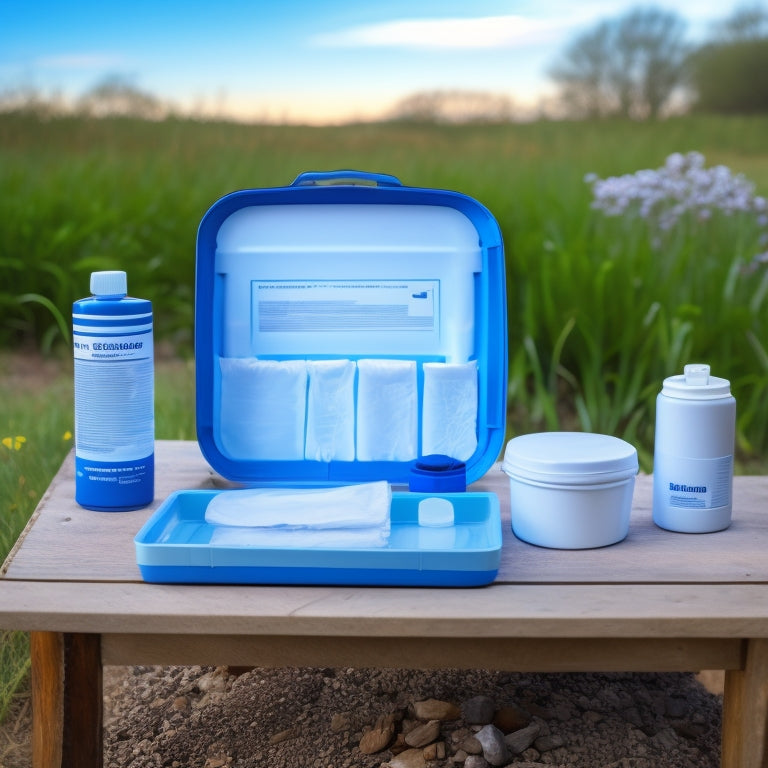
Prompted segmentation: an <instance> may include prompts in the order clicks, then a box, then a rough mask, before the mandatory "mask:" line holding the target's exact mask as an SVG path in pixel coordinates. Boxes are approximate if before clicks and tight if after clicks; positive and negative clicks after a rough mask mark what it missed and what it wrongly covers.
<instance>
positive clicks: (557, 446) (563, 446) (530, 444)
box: [501, 432, 638, 485]
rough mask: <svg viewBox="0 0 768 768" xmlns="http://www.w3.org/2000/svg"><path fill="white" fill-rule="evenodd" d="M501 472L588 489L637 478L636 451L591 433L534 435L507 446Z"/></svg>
mask: <svg viewBox="0 0 768 768" xmlns="http://www.w3.org/2000/svg"><path fill="white" fill-rule="evenodd" d="M501 468H502V469H503V470H504V472H505V473H506V474H507V475H509V476H510V477H518V478H521V479H524V480H533V481H536V482H542V483H556V484H558V485H591V484H594V483H608V482H613V481H617V480H623V479H626V478H628V477H632V476H634V475H636V474H637V471H638V463H637V451H636V450H635V448H634V447H633V446H632V445H630V444H629V443H627V442H625V441H624V440H620V439H619V438H617V437H611V436H610V435H599V434H595V433H592V432H538V433H534V434H530V435H520V436H519V437H515V438H513V439H512V440H510V441H509V442H508V443H507V449H506V451H505V453H504V461H503V462H502V465H501Z"/></svg>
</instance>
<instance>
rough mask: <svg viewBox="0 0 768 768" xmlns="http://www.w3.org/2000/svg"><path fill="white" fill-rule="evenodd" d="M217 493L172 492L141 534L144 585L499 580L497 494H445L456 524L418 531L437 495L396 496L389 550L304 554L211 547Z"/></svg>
mask: <svg viewBox="0 0 768 768" xmlns="http://www.w3.org/2000/svg"><path fill="white" fill-rule="evenodd" d="M217 493H227V491H179V492H177V493H173V494H171V495H170V496H169V497H168V499H167V500H166V501H165V502H164V503H163V505H162V506H161V507H160V508H159V509H158V510H157V512H156V513H155V514H154V515H153V516H152V517H151V518H150V519H149V520H148V521H147V523H146V524H145V525H144V527H143V528H142V529H141V530H140V531H139V533H138V535H137V536H136V540H135V543H136V561H137V563H138V565H139V570H140V571H141V574H142V577H143V578H144V580H145V581H149V582H161V583H188V584H189V583H209V584H356V585H361V586H371V585H393V586H432V587H474V586H482V585H484V584H488V583H490V582H492V581H493V580H494V578H495V577H496V574H497V572H498V569H499V563H500V558H501V520H500V515H499V500H498V497H497V496H496V495H495V494H493V493H457V494H442V495H441V498H445V499H448V500H449V501H450V502H451V503H452V504H453V507H454V516H455V521H454V525H453V526H450V527H447V528H424V527H421V526H419V522H418V505H419V502H420V501H421V500H422V499H424V498H426V497H427V496H430V494H418V493H403V492H397V491H396V492H395V493H393V494H392V510H391V521H392V528H391V533H390V537H389V544H388V545H387V546H386V547H381V548H371V549H324V548H314V549H301V548H290V549H288V548H279V547H270V548H267V547H262V548H256V547H249V546H245V545H244V546H231V545H228V546H221V545H215V544H213V543H211V537H212V535H213V526H211V525H209V524H207V523H206V522H205V508H206V506H207V504H208V502H209V501H210V500H211V498H212V497H213V496H215V495H216V494H217Z"/></svg>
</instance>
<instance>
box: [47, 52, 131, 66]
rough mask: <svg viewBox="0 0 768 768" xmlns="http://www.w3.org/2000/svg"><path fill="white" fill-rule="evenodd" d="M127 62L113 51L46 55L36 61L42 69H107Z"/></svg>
mask: <svg viewBox="0 0 768 768" xmlns="http://www.w3.org/2000/svg"><path fill="white" fill-rule="evenodd" d="M125 63H126V61H125V59H124V57H122V56H119V55H117V54H112V53H68V54H62V55H60V56H44V57H42V58H39V59H37V61H36V62H35V64H36V65H37V66H38V67H40V68H41V69H105V68H110V67H120V66H124V65H125Z"/></svg>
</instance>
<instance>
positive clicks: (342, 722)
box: [331, 712, 352, 733]
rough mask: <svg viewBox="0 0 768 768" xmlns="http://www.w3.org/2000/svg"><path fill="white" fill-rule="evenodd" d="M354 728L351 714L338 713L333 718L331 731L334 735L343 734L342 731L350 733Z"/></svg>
mask: <svg viewBox="0 0 768 768" xmlns="http://www.w3.org/2000/svg"><path fill="white" fill-rule="evenodd" d="M351 727H352V721H351V720H350V717H349V712H337V713H336V714H335V715H334V716H333V717H332V718H331V731H332V732H333V733H341V732H342V731H348V730H350V728H351Z"/></svg>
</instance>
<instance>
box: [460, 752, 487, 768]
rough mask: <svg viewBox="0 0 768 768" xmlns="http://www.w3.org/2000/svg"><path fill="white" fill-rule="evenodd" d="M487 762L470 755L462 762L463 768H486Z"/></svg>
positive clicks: (482, 758) (479, 757) (478, 756)
mask: <svg viewBox="0 0 768 768" xmlns="http://www.w3.org/2000/svg"><path fill="white" fill-rule="evenodd" d="M488 765H489V763H488V761H487V760H486V759H485V758H484V757H481V756H480V755H470V756H469V757H468V758H467V759H466V760H465V761H464V768H488Z"/></svg>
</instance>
